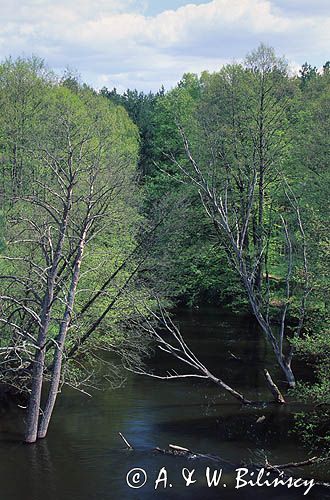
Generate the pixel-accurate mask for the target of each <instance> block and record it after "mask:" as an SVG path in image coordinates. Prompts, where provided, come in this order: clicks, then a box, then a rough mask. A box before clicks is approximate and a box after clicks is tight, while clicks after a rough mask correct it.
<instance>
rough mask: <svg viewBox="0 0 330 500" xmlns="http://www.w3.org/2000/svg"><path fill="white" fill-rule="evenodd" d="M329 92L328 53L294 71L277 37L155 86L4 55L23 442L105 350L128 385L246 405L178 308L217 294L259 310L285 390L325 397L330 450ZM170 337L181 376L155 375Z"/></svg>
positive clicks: (282, 394)
mask: <svg viewBox="0 0 330 500" xmlns="http://www.w3.org/2000/svg"><path fill="white" fill-rule="evenodd" d="M329 97H330V62H325V64H324V66H323V68H322V69H321V70H317V69H316V68H315V67H313V66H311V65H310V64H308V63H305V64H304V65H303V66H302V68H301V70H300V72H299V75H296V76H292V75H291V74H290V70H289V67H288V64H287V62H286V61H285V59H284V58H279V57H278V56H277V55H276V54H275V52H274V50H273V49H272V48H270V47H267V46H265V45H263V44H261V45H260V46H259V47H258V48H257V49H256V50H254V51H252V52H250V53H249V54H248V55H247V57H246V59H245V61H244V62H243V63H241V64H238V63H235V64H231V65H226V66H224V67H223V68H221V69H220V70H219V71H218V72H215V73H212V74H211V73H208V72H203V73H202V74H201V75H195V74H185V75H184V76H183V77H182V80H181V81H180V82H179V83H178V84H177V86H176V87H174V88H173V89H171V90H169V91H165V89H164V88H163V87H162V88H161V89H160V90H159V92H157V93H155V94H154V93H147V94H146V93H143V92H139V91H138V90H130V89H128V90H127V91H126V92H124V93H122V94H120V93H118V92H117V90H116V89H112V90H111V89H107V88H103V89H101V90H100V91H96V90H94V89H92V88H90V87H88V86H87V85H85V84H83V83H81V82H80V80H79V78H78V77H77V76H76V75H74V74H70V73H66V74H64V75H63V76H62V77H58V76H56V75H55V74H54V73H53V72H52V71H50V70H49V69H48V68H47V66H46V65H45V63H44V62H43V61H42V60H40V59H39V58H37V57H32V58H30V59H22V58H19V59H16V60H13V59H10V58H9V59H7V60H5V61H4V62H2V63H1V65H0V109H1V116H0V150H1V156H0V169H1V184H0V311H1V318H0V330H1V336H0V383H1V386H2V387H10V388H11V390H13V391H14V392H15V393H17V394H19V395H24V398H26V400H27V409H26V417H25V418H26V429H25V438H24V440H25V442H27V443H34V442H36V441H37V440H38V439H42V438H44V437H45V436H46V435H47V432H48V427H49V424H50V422H51V417H52V415H53V411H54V408H56V400H57V397H58V395H59V393H60V391H61V388H62V386H63V384H68V385H69V386H71V387H74V388H76V389H77V390H81V391H82V392H86V391H88V387H89V385H90V386H92V385H93V380H94V374H96V375H95V376H97V371H98V369H99V366H100V362H101V361H102V359H100V356H99V353H100V352H104V351H109V352H111V353H114V354H115V355H116V356H117V358H118V360H119V361H118V363H117V364H116V365H111V367H109V371H110V372H111V373H110V376H111V378H112V379H113V384H114V385H116V383H119V382H118V381H119V380H121V378H122V373H123V369H128V370H131V371H133V372H134V373H140V374H144V375H148V376H154V377H157V378H163V379H164V378H165V379H168V380H170V379H174V378H184V377H200V378H206V379H208V380H210V379H212V380H213V381H215V382H216V383H217V384H218V385H219V390H223V389H224V390H226V391H229V392H230V393H231V394H232V395H233V396H234V397H236V399H238V400H240V401H241V402H242V401H243V402H244V396H243V395H241V394H239V393H238V392H237V391H236V390H235V388H234V387H231V381H230V380H227V379H226V377H225V375H224V380H222V379H220V378H219V377H218V376H215V375H213V374H212V373H210V371H209V370H208V367H207V366H204V365H203V364H202V362H201V361H200V358H199V353H198V352H194V351H193V350H191V348H190V347H189V345H187V343H186V342H185V340H184V338H183V337H182V335H181V333H180V330H179V328H178V326H177V325H175V324H174V323H173V321H172V319H171V315H170V314H169V313H168V312H167V311H168V310H171V309H173V308H175V307H176V306H177V305H178V304H181V305H185V306H188V307H199V306H200V305H201V304H213V305H216V306H218V307H226V308H228V309H229V310H231V311H233V312H234V313H236V314H248V315H251V316H252V317H253V318H254V320H255V324H256V329H257V330H258V331H259V333H260V335H261V336H262V337H263V339H264V342H265V343H266V344H267V346H268V349H269V350H270V351H271V352H272V353H273V358H274V359H275V361H276V363H277V366H278V368H279V370H280V372H281V380H283V379H285V383H284V384H283V383H282V382H281V384H280V385H279V383H278V381H277V380H273V379H272V374H270V373H269V372H268V371H267V366H264V367H263V369H264V370H265V373H266V380H267V383H268V386H269V388H270V392H272V393H273V395H274V397H275V399H276V400H277V401H278V402H279V403H281V404H283V403H285V400H286V399H285V398H286V393H287V391H288V389H289V394H292V395H294V397H295V398H296V399H299V400H301V401H312V402H313V403H315V406H314V410H313V411H311V412H308V413H304V412H301V413H300V414H298V415H297V416H296V430H297V432H298V433H300V435H301V438H302V440H303V441H304V443H305V444H306V445H307V446H308V447H310V448H311V449H313V451H314V450H317V451H318V452H320V453H322V454H323V455H324V454H325V455H326V454H327V450H328V449H329V442H330V429H329V420H330V413H329V404H330V400H329V394H330V391H329V389H330V376H329V373H330V355H329V354H330V337H329V311H328V304H329V256H330V246H329V235H328V221H329V204H328V196H329V195H328V186H329V180H330V179H329V116H330V113H329V111H330V109H329V102H330V99H329ZM155 345H157V346H158V347H160V348H161V349H162V350H163V351H165V352H166V353H167V354H169V355H170V357H175V358H176V359H177V360H179V361H180V362H182V372H181V371H180V372H175V373H174V372H170V373H167V374H164V375H163V374H161V375H159V374H155V373H154V372H151V371H150V370H149V368H147V367H146V365H145V363H144V360H145V358H146V357H148V355H149V354H150V353H152V352H153V349H154V347H155ZM228 351H229V349H228ZM228 355H230V354H228ZM231 355H232V354H231ZM232 356H235V355H232ZM101 358H102V356H101ZM297 359H299V362H300V363H306V366H308V370H309V372H310V377H308V380H309V382H308V380H300V379H297V377H296V374H295V362H296V360H297ZM243 361H244V360H243ZM187 367H188V370H189V371H188V373H187ZM237 369H242V376H244V370H248V366H245V365H244V367H242V366H240V367H238V368H237ZM306 371H307V370H306ZM310 380H313V382H310ZM265 384H266V381H265ZM41 410H42V411H41Z"/></svg>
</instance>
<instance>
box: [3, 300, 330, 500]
mask: <svg viewBox="0 0 330 500" xmlns="http://www.w3.org/2000/svg"><path fill="white" fill-rule="evenodd" d="M176 321H177V322H179V324H180V325H181V329H182V332H183V334H184V336H185V338H186V339H187V340H189V344H190V346H191V347H192V348H193V350H194V351H195V352H196V353H198V355H199V356H200V358H201V360H202V361H203V362H204V363H206V364H207V366H208V367H209V368H210V369H211V370H212V371H213V372H214V373H215V374H217V375H218V376H222V377H223V378H224V380H225V381H228V383H231V384H232V385H233V386H234V387H235V388H237V389H240V390H241V391H242V392H243V393H244V395H245V396H247V397H248V398H249V399H252V400H260V401H263V400H264V401H269V399H270V398H269V394H268V392H267V391H266V389H265V383H264V378H263V375H262V369H263V368H264V367H267V368H268V369H269V370H270V371H271V373H272V374H273V375H274V378H276V380H280V379H281V375H280V374H279V373H278V372H277V371H276V369H275V367H274V363H273V360H272V357H271V356H270V355H269V354H268V353H267V350H266V346H265V343H264V342H263V340H262V339H261V338H260V335H258V332H257V331H256V328H255V326H254V325H253V324H252V323H250V322H249V320H247V319H244V318H240V317H235V316H233V315H226V314H224V313H223V312H221V311H218V310H215V309H211V308H202V309H200V310H197V311H196V310H195V311H180V312H178V313H177V315H176ZM228 351H231V352H232V353H233V354H235V356H237V357H239V358H241V361H239V360H235V359H234V358H233V357H232V356H230V354H229V353H228ZM154 363H155V364H157V370H158V371H159V372H162V370H163V372H165V369H166V367H167V366H168V365H167V360H166V359H158V358H157V360H155V361H154ZM299 369H300V367H299V366H296V371H297V372H298V373H299ZM300 409H301V407H299V406H298V405H297V404H296V403H295V402H294V401H293V402H291V403H290V405H287V406H284V407H278V406H276V405H273V404H267V405H259V406H258V405H256V406H254V407H242V406H240V404H239V403H237V402H236V401H235V400H233V399H232V398H231V397H230V396H228V395H227V394H224V393H223V392H222V391H221V390H220V389H219V388H218V387H216V386H215V385H211V384H208V383H205V382H204V381H198V380H194V379H185V380H179V381H171V382H167V381H161V380H156V379H151V378H148V377H140V376H135V375H129V376H128V379H127V382H126V384H125V385H124V386H123V387H122V388H120V389H117V390H115V391H114V390H111V389H110V387H104V390H103V391H94V392H93V397H92V398H89V397H87V396H84V395H83V394H81V393H78V392H76V391H72V390H69V389H65V390H64V391H63V393H62V394H61V396H60V399H59V401H58V404H57V407H56V410H55V415H54V418H53V421H52V424H51V427H50V431H49V435H48V437H47V439H45V440H43V441H40V442H39V443H38V444H36V445H32V446H31V445H30V446H28V445H24V444H22V443H21V441H20V439H21V432H22V420H23V418H24V410H22V409H19V408H16V409H10V411H8V408H6V407H4V406H3V407H2V408H1V410H0V500H126V499H127V500H129V499H133V500H135V499H143V500H144V499H146V500H147V499H158V498H159V499H167V498H168V499H193V500H200V499H201V500H207V499H222V498H224V499H231V498H238V499H242V500H243V499H268V498H269V499H298V498H300V499H301V498H312V499H323V498H324V499H326V498H329V496H328V495H329V492H328V491H327V490H325V489H320V488H317V487H314V488H312V490H311V491H310V492H309V493H308V495H307V496H306V497H304V495H303V493H304V491H305V489H306V488H304V487H300V488H293V487H292V488H290V489H288V488H287V487H281V486H278V487H277V488H274V487H268V488H261V487H257V486H256V487H253V488H252V487H248V486H247V487H244V488H240V489H235V485H236V482H235V478H236V474H237V472H236V469H237V468H238V467H242V466H241V465H240V464H241V463H242V461H244V462H245V463H250V462H254V463H260V462H261V461H262V460H263V458H262V457H263V456H264V455H267V457H268V459H269V461H270V462H271V463H273V464H279V463H286V462H290V461H299V460H304V459H306V458H308V450H306V449H304V448H303V447H302V444H301V443H300V441H299V438H298V439H297V437H295V436H294V435H292V434H291V433H290V432H288V429H291V428H292V426H293V414H294V413H295V412H297V411H299V410H300ZM305 409H306V408H305ZM259 417H265V418H264V419H263V421H262V422H261V423H257V419H258V418H259ZM118 432H122V433H123V434H124V435H125V436H126V438H127V439H128V440H129V441H130V442H131V444H132V445H133V446H134V448H135V449H134V451H128V450H126V449H125V446H124V444H123V442H122V441H121V439H120V438H119V436H118ZM170 443H171V444H176V445H180V446H184V447H187V448H189V449H191V450H194V451H196V452H200V453H204V454H214V455H216V456H217V457H220V458H221V459H223V461H222V460H221V461H218V462H213V461H210V460H208V459H190V460H187V459H184V458H182V457H171V456H164V455H162V454H160V453H157V452H154V451H153V448H155V447H156V446H158V447H161V448H164V447H166V446H167V445H168V444H170ZM163 467H165V469H166V474H167V476H165V470H164V471H163V473H162V475H161V476H159V471H160V470H161V469H162V468H163ZM207 467H210V468H211V471H213V470H214V469H217V470H220V469H222V477H221V482H220V485H219V486H218V487H208V485H207V484H206V480H205V474H206V468H207ZM134 468H140V469H144V470H145V472H146V475H147V481H146V484H145V485H144V486H143V487H142V488H139V489H138V488H136V489H133V488H130V487H129V486H128V485H127V482H126V476H127V473H128V472H129V471H130V470H131V469H134ZM182 469H188V470H189V471H192V470H193V469H195V472H194V475H193V479H194V480H196V482H195V483H194V484H191V485H190V486H189V487H187V486H185V480H184V479H183V477H182ZM253 471H254V469H253V467H252V466H251V468H249V473H252V472H253ZM187 473H188V472H187V470H185V471H184V474H187ZM291 473H294V475H295V476H296V477H308V478H315V479H323V480H330V475H329V474H328V473H327V471H326V470H324V469H323V470H319V469H315V468H314V469H313V468H311V467H309V468H304V469H303V470H302V469H296V470H294V471H292V470H291V471H290V470H289V471H288V475H291ZM255 475H256V473H255ZM133 477H134V479H136V480H137V476H134V473H132V474H131V476H130V478H133ZM141 477H142V476H141ZM157 477H159V478H160V479H163V481H160V483H159V486H158V488H157V489H156V490H155V481H156V479H157ZM166 477H167V483H166V482H165V479H166ZM275 477H276V476H275ZM251 478H252V476H251ZM245 479H246V477H245ZM170 484H171V485H172V486H170ZM224 484H226V486H224ZM165 485H166V486H167V487H166V488H165V487H164V486H165Z"/></svg>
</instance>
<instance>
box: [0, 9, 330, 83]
mask: <svg viewBox="0 0 330 500" xmlns="http://www.w3.org/2000/svg"><path fill="white" fill-rule="evenodd" d="M0 9H1V10H0V13H1V16H0V57H1V58H2V59H3V58H5V57H7V56H9V55H12V56H14V57H16V56H19V55H27V56H28V55H31V54H32V53H33V54H36V55H39V56H40V57H42V58H44V59H45V60H46V62H47V63H48V65H49V66H50V67H51V68H53V69H55V71H57V72H62V71H63V70H64V68H66V67H69V68H71V69H72V70H76V71H77V72H78V73H80V74H81V78H82V80H83V81H86V82H87V83H89V84H91V85H93V86H94V87H96V88H100V87H102V86H107V87H111V88H112V87H114V86H115V87H117V88H118V89H119V90H125V89H126V88H128V87H130V88H138V89H140V90H145V91H148V90H150V89H151V90H157V89H158V88H159V87H160V86H161V85H162V84H164V86H165V88H170V87H171V86H173V85H175V83H176V82H177V81H178V80H179V79H180V78H181V76H182V74H183V73H185V72H187V71H191V72H196V73H199V72H201V71H202V70H209V71H216V70H218V69H219V68H220V67H221V66H222V65H223V64H226V63H228V62H232V61H233V60H236V61H239V60H242V59H243V58H244V56H245V55H246V53H247V52H249V51H250V50H252V49H254V48H256V47H257V46H258V44H259V43H260V42H264V43H266V44H268V45H271V46H273V47H274V48H275V50H276V52H277V53H278V55H280V56H282V55H285V56H286V57H287V59H288V60H289V62H290V64H291V67H292V70H293V71H297V70H298V68H299V67H300V66H301V64H302V63H304V62H305V61H306V60H307V61H309V62H310V63H312V64H313V65H316V66H318V67H321V66H322V64H323V63H324V62H325V61H326V60H328V59H330V51H329V48H330V0H204V1H200V0H195V1H194V0H191V1H190V2H187V1H185V0H10V1H8V0H6V1H5V0H0Z"/></svg>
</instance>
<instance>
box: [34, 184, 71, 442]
mask: <svg viewBox="0 0 330 500" xmlns="http://www.w3.org/2000/svg"><path fill="white" fill-rule="evenodd" d="M71 196H72V186H71V185H70V186H69V188H68V193H67V200H66V205H65V207H64V211H63V218H62V224H61V227H60V235H59V239H58V242H57V246H56V251H55V255H54V260H53V264H52V267H51V270H50V272H49V276H48V286H47V293H46V295H45V298H44V302H43V308H42V315H41V327H40V330H39V335H38V340H37V347H36V349H37V351H36V354H35V359H34V362H33V373H32V386H31V393H30V398H29V403H28V409H27V423H26V432H25V442H26V443H34V442H35V441H36V440H37V434H38V423H39V412H40V403H41V391H42V384H43V374H44V364H45V344H46V340H47V333H48V328H49V323H50V312H51V306H52V302H53V298H54V288H55V282H56V277H57V273H58V264H59V262H60V259H61V256H62V249H63V244H64V239H65V234H66V229H67V225H68V215H69V210H70V206H71Z"/></svg>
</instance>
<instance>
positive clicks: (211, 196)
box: [167, 45, 309, 387]
mask: <svg viewBox="0 0 330 500" xmlns="http://www.w3.org/2000/svg"><path fill="white" fill-rule="evenodd" d="M290 96H291V89H290V80H289V78H288V77H287V73H286V66H285V63H284V62H283V61H282V60H280V59H278V58H276V57H275V55H274V52H273V50H272V49H269V48H267V47H265V46H263V45H261V46H260V47H259V49H258V50H257V51H256V52H254V53H252V54H251V55H250V56H249V57H248V58H247V60H246V64H245V66H241V65H232V66H227V67H225V68H223V69H222V70H221V71H220V72H219V73H217V74H214V75H211V76H206V77H205V80H204V82H203V88H202V91H201V99H200V102H199V104H198V105H197V109H196V119H195V122H194V125H193V126H192V125H191V123H189V124H187V123H184V122H182V120H181V119H180V116H177V117H176V121H177V126H178V130H179V133H180V135H181V138H182V142H183V146H184V158H181V159H178V158H177V157H175V156H171V154H168V155H167V156H168V157H169V158H170V159H171V161H172V162H174V164H175V165H176V166H177V168H178V170H179V171H180V172H181V173H182V174H183V179H185V182H188V183H191V184H192V185H193V186H194V187H195V188H196V189H197V191H198V193H199V195H200V200H201V202H202V204H203V206H204V209H205V212H206V214H207V216H208V217H209V219H210V220H211V221H212V224H213V226H214V229H215V232H216V234H217V237H218V239H219V242H220V244H221V246H222V248H223V249H224V250H225V252H226V255H227V257H228V260H229V263H230V265H231V266H232V268H234V269H235V270H236V273H237V275H238V277H239V279H240V281H241V283H242V285H243V288H244V290H245V292H246V295H247V298H248V301H249V304H250V307H251V309H252V312H253V315H254V316H255V318H256V320H257V322H258V324H259V326H260V329H261V331H262V333H263V335H264V336H265V338H266V340H267V342H268V343H269V344H270V346H271V348H272V350H273V352H274V354H275V357H276V360H277V363H278V365H279V366H280V368H281V369H282V371H283V373H284V375H285V378H286V381H287V382H288V384H289V386H291V387H293V386H294V385H295V377H294V374H293V371H292V366H291V363H292V357H293V349H292V348H290V346H289V344H288V343H287V340H288V335H289V329H288V328H287V327H288V325H287V321H288V313H289V310H290V306H291V304H292V301H293V295H294V293H295V296H296V298H298V300H299V301H300V307H299V308H298V311H297V312H296V314H297V315H298V321H297V327H296V330H295V335H296V336H298V335H299V334H300V332H301V330H302V327H303V321H304V317H305V305H306V298H307V295H308V286H309V285H308V269H307V251H306V244H305V234H304V229H303V224H302V219H301V214H300V210H299V206H298V203H297V200H296V198H295V196H294V193H293V191H292V188H291V187H290V185H289V183H288V182H287V181H286V180H285V161H286V158H287V154H288V144H289V130H288V121H287V118H286V110H287V107H288V104H289V102H290ZM274 246H275V247H276V250H275V252H277V254H278V255H279V254H281V256H280V259H281V266H282V268H284V269H285V268H286V269H285V270H284V276H285V277H284V279H282V278H280V282H281V283H280V288H281V292H282V298H281V299H280V300H278V301H277V302H279V304H278V305H279V307H280V321H279V323H280V326H278V322H277V324H276V322H275V324H274V322H273V318H272V315H271V305H272V302H271V292H272V288H274V284H275V285H276V284H277V283H276V282H277V277H274V276H273V275H272V273H271V272H270V265H271V264H272V262H271V260H272V259H273V261H274V260H275V258H274ZM298 247H299V249H300V250H299V249H298ZM278 255H276V258H277V257H278ZM298 270H299V271H300V274H301V275H302V280H300V281H302V283H303V284H302V286H300V287H297V286H295V287H294V286H293V285H294V278H296V277H295V276H294V274H295V272H296V273H297V272H298ZM296 282H297V280H296Z"/></svg>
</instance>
